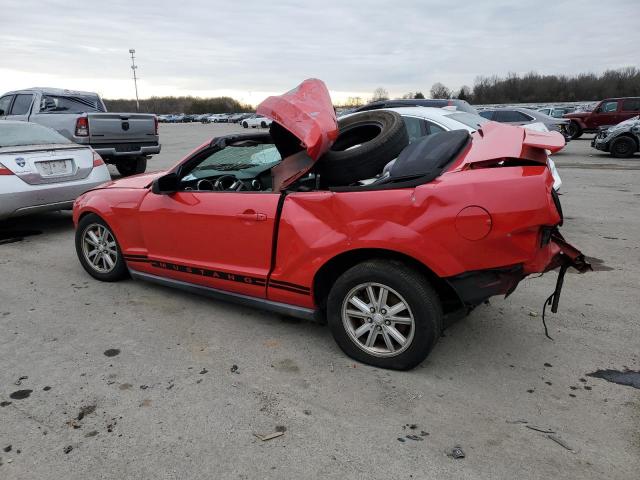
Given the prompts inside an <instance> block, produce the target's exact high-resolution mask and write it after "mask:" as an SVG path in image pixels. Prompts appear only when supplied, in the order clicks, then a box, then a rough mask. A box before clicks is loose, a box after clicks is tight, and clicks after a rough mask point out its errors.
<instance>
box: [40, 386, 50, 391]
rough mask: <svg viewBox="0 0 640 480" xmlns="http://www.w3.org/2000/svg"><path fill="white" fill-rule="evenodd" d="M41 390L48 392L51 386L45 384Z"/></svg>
mask: <svg viewBox="0 0 640 480" xmlns="http://www.w3.org/2000/svg"><path fill="white" fill-rule="evenodd" d="M42 390H44V391H45V392H48V391H49V390H51V387H50V386H49V385H47V386H46V387H44V388H43V389H42Z"/></svg>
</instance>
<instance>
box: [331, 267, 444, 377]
mask: <svg viewBox="0 0 640 480" xmlns="http://www.w3.org/2000/svg"><path fill="white" fill-rule="evenodd" d="M368 282H371V283H374V284H377V285H382V286H385V287H386V288H387V289H391V290H394V291H395V292H390V293H389V294H390V295H392V296H395V295H396V294H399V296H400V297H402V298H400V297H396V300H392V301H397V300H400V301H403V302H404V303H406V304H407V305H408V306H409V310H406V312H407V313H408V314H410V315H411V314H412V315H413V321H414V324H413V334H412V335H411V334H410V327H409V326H407V325H395V324H393V325H392V326H393V328H395V329H396V330H399V329H400V328H401V327H406V329H405V330H404V331H403V332H401V333H402V334H403V335H406V337H405V338H406V341H407V342H408V343H407V344H406V347H403V348H398V353H392V351H391V350H389V352H388V354H383V353H378V354H372V353H369V352H368V351H366V350H365V348H366V346H360V345H359V344H358V343H357V340H355V339H354V338H353V337H352V334H351V333H349V331H348V327H346V326H345V323H348V322H350V321H351V320H349V319H347V320H343V305H347V304H348V305H351V304H349V303H347V302H348V299H349V298H351V295H352V294H353V291H354V290H357V289H358V288H359V287H360V286H361V285H363V284H366V283H368ZM375 288H376V287H375V286H374V289H375ZM378 288H379V287H378ZM378 292H379V290H378ZM374 294H375V295H377V294H376V293H375V292H374ZM371 303H372V302H371ZM371 303H369V306H371ZM385 306H386V302H385ZM352 308H353V307H352ZM382 311H384V310H382ZM386 313H388V312H386ZM375 315H376V314H374V313H372V316H374V317H375ZM385 318H386V317H382V318H380V316H378V318H377V319H376V318H369V319H361V320H359V321H360V322H362V323H361V324H359V325H358V328H359V327H362V326H364V325H365V322H366V323H369V324H371V328H376V329H378V330H380V333H377V334H375V336H374V337H375V338H376V340H375V342H376V343H377V342H380V343H383V340H384V338H381V337H383V335H382V330H383V329H384V331H385V332H387V331H388V330H386V329H388V328H390V326H389V327H385V326H384V325H382V323H384V324H386V322H387V320H385ZM327 322H328V324H329V328H330V330H331V333H332V334H333V338H334V339H335V341H336V342H337V344H338V345H339V346H340V348H341V349H342V350H343V351H344V352H345V353H346V354H347V355H349V356H350V357H351V358H354V359H355V360H358V361H360V362H363V363H367V364H369V365H373V366H376V367H381V368H389V369H393V370H408V369H410V368H413V367H415V366H416V365H418V364H419V363H420V362H422V361H423V360H424V359H425V358H426V357H427V355H428V354H429V352H431V350H432V349H433V347H434V345H435V344H436V342H437V341H438V339H439V337H440V334H441V332H442V306H441V304H440V299H439V298H438V295H437V294H436V292H435V291H434V290H433V288H432V287H431V285H429V282H428V281H427V280H426V278H424V276H423V275H421V274H420V273H419V272H417V271H415V270H414V269H412V268H409V267H408V266H406V265H405V264H403V263H401V262H397V261H388V260H369V261H366V262H363V263H360V264H358V265H356V266H354V267H352V268H350V269H349V270H347V271H346V272H345V273H343V274H342V275H341V276H340V277H339V278H338V280H337V281H336V282H335V284H334V285H333V287H332V288H331V291H330V292H329V297H328V299H327ZM375 322H381V323H380V325H379V326H375ZM349 325H351V323H349ZM352 328H353V329H354V330H355V329H356V328H357V327H356V325H352ZM365 335H367V336H368V335H369V333H368V332H367V331H365V333H364V334H362V335H361V337H363V336H365ZM384 344H385V345H383V346H382V347H381V348H383V349H384V348H387V346H386V342H384ZM398 345H400V344H398ZM374 347H375V344H374Z"/></svg>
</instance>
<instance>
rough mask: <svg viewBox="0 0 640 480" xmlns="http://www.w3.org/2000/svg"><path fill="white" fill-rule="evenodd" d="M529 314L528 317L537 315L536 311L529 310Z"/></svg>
mask: <svg viewBox="0 0 640 480" xmlns="http://www.w3.org/2000/svg"><path fill="white" fill-rule="evenodd" d="M529 316H530V317H537V316H538V312H533V311H531V312H529Z"/></svg>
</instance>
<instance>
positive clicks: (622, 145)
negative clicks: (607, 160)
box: [609, 137, 638, 158]
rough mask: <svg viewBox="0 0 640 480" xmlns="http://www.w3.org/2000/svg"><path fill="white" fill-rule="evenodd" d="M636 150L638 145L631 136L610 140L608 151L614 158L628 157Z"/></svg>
mask: <svg viewBox="0 0 640 480" xmlns="http://www.w3.org/2000/svg"><path fill="white" fill-rule="evenodd" d="M637 151H638V146H637V145H636V142H635V141H634V140H633V138H630V137H618V138H616V139H614V140H613V141H612V142H611V145H610V146H609V152H611V155H612V156H614V157H616V158H629V157H632V156H633V154H634V153H636V152H637Z"/></svg>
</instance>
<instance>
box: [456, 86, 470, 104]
mask: <svg viewBox="0 0 640 480" xmlns="http://www.w3.org/2000/svg"><path fill="white" fill-rule="evenodd" d="M471 96H472V95H471V88H470V87H468V86H467V85H463V86H462V87H460V90H459V91H458V94H457V95H456V97H457V98H459V99H460V100H466V101H467V102H470V101H471Z"/></svg>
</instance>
